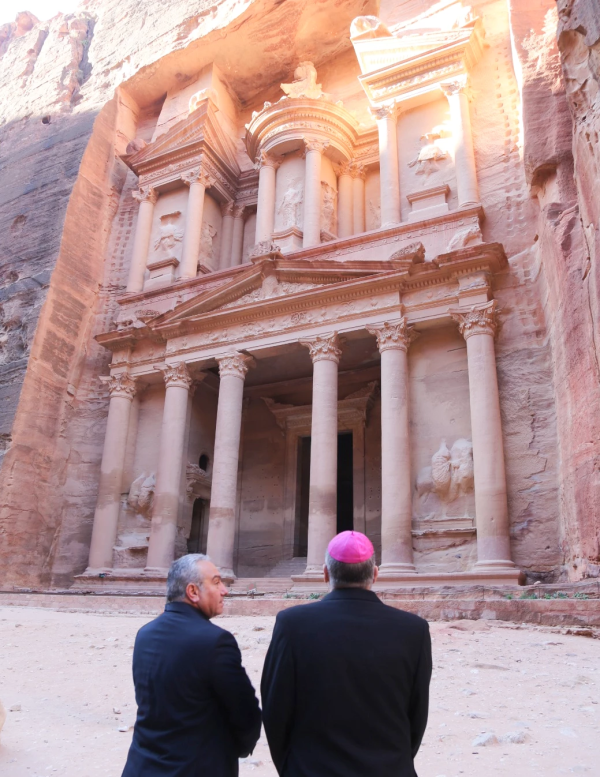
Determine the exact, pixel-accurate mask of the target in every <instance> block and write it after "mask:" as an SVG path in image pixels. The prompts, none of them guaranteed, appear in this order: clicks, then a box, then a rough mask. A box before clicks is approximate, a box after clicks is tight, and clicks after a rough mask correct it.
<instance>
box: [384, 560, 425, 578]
mask: <svg viewBox="0 0 600 777" xmlns="http://www.w3.org/2000/svg"><path fill="white" fill-rule="evenodd" d="M416 574H417V568H416V567H415V565H414V564H409V563H408V562H405V561H389V562H386V563H385V564H382V565H381V566H380V567H379V577H378V579H379V580H393V579H394V578H395V577H398V575H416Z"/></svg>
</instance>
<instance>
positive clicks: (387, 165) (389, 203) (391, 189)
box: [372, 105, 401, 227]
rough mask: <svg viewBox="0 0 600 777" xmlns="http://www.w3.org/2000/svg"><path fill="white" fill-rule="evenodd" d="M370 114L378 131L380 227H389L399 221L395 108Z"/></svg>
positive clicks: (388, 106) (375, 110)
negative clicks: (375, 122)
mask: <svg viewBox="0 0 600 777" xmlns="http://www.w3.org/2000/svg"><path fill="white" fill-rule="evenodd" d="M372 112H373V115H374V116H375V118H376V120H377V129H378V131H379V176H380V185H381V226H382V227H391V226H394V225H395V224H399V223H400V221H401V215H400V214H401V211H400V173H399V170H398V135H397V126H396V120H397V118H396V107H395V105H386V106H384V107H382V108H376V109H374V110H373V111H372Z"/></svg>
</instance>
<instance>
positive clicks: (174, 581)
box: [167, 553, 210, 602]
mask: <svg viewBox="0 0 600 777" xmlns="http://www.w3.org/2000/svg"><path fill="white" fill-rule="evenodd" d="M199 561H210V559H209V557H208V556H205V555H204V554H203V553H188V555H187V556H182V557H181V558H178V559H177V560H176V561H174V562H173V563H172V564H171V568H170V569H169V574H168V575H167V601H168V602H178V601H181V599H183V598H184V597H185V589H186V588H187V587H188V585H189V584H190V583H196V584H197V585H199V586H201V585H202V575H201V573H200V570H199V569H198V562H199Z"/></svg>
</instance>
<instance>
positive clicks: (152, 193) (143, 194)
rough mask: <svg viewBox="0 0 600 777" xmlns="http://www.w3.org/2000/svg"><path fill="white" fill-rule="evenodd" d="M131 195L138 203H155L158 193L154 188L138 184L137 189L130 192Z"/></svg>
mask: <svg viewBox="0 0 600 777" xmlns="http://www.w3.org/2000/svg"><path fill="white" fill-rule="evenodd" d="M131 196H132V197H133V199H134V200H137V201H138V202H139V203H140V204H141V203H142V202H150V203H152V205H154V204H155V203H156V200H157V199H158V194H157V193H156V190H155V189H153V188H152V187H151V186H140V188H139V189H138V190H137V191H134V192H131Z"/></svg>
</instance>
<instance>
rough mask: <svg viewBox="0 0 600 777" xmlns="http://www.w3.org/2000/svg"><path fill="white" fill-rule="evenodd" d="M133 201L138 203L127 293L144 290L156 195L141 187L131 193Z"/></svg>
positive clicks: (150, 190)
mask: <svg viewBox="0 0 600 777" xmlns="http://www.w3.org/2000/svg"><path fill="white" fill-rule="evenodd" d="M132 196H133V199H134V200H137V201H138V202H139V203H140V209H139V212H138V218H137V224H136V227H135V237H134V239H133V255H132V257H131V265H130V267H129V278H128V280H127V289H126V290H127V291H131V292H138V291H142V289H143V288H144V275H145V273H146V264H147V263H148V249H149V248H150V235H151V234H152V217H153V215H154V206H155V205H156V200H157V199H158V195H157V194H156V192H155V191H154V189H153V188H152V187H151V186H141V187H140V189H139V191H137V192H133V195H132Z"/></svg>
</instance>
